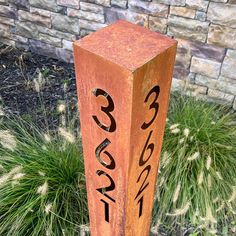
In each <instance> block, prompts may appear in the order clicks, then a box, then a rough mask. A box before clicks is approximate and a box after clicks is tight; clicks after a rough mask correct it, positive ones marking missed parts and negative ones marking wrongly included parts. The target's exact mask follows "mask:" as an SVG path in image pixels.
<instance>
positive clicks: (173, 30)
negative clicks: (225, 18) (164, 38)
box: [168, 15, 209, 42]
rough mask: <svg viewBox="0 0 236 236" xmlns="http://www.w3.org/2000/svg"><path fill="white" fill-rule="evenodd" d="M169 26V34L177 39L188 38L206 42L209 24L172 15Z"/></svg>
mask: <svg viewBox="0 0 236 236" xmlns="http://www.w3.org/2000/svg"><path fill="white" fill-rule="evenodd" d="M168 25H169V33H170V34H172V35H174V36H175V37H177V38H178V37H179V38H187V39H193V40H197V41H201V42H205V41H206V38H207V32H208V26H209V23H208V22H202V21H198V20H193V19H187V18H183V17H179V16H173V15H170V17H169V18H168Z"/></svg>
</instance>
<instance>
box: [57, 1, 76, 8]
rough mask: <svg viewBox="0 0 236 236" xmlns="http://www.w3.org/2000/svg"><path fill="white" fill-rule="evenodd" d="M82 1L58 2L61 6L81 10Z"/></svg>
mask: <svg viewBox="0 0 236 236" xmlns="http://www.w3.org/2000/svg"><path fill="white" fill-rule="evenodd" d="M79 3H80V0H57V4H58V5H61V6H66V7H71V8H76V9H79Z"/></svg>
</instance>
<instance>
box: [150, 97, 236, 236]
mask: <svg viewBox="0 0 236 236" xmlns="http://www.w3.org/2000/svg"><path fill="white" fill-rule="evenodd" d="M159 172H160V173H159V177H158V188H157V189H158V190H157V195H156V202H155V206H154V225H155V226H156V227H155V228H157V227H158V226H159V225H160V224H162V226H166V230H167V231H169V232H171V231H172V230H173V229H174V228H176V226H179V227H182V228H183V227H184V226H186V225H188V226H193V228H195V232H203V235H216V234H217V233H218V232H219V231H222V230H223V231H224V232H225V235H235V232H236V231H235V222H236V221H235V220H236V114H235V113H233V112H232V111H229V109H227V108H225V107H222V106H221V107H220V106H218V105H213V104H209V103H207V102H204V101H197V100H195V99H194V98H189V97H187V98H186V97H182V96H180V95H175V96H173V97H172V99H171V104H170V110H169V114H168V119H167V125H166V131H165V137H164V143H163V151H162V157H161V164H160V170H159ZM173 235H174V234H173ZM196 235H198V234H196Z"/></svg>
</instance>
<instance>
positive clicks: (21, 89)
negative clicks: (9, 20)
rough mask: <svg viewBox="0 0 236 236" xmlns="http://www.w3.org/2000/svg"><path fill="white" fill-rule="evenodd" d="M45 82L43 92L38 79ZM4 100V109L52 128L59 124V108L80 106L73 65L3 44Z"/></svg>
mask: <svg viewBox="0 0 236 236" xmlns="http://www.w3.org/2000/svg"><path fill="white" fill-rule="evenodd" d="M39 77H41V78H42V79H43V81H44V85H43V86H42V88H41V90H40V92H37V91H36V88H35V83H34V79H38V78H39ZM0 97H1V98H2V100H3V102H4V107H7V108H9V109H10V110H11V111H12V112H13V113H15V114H16V115H21V116H23V118H25V119H31V120H32V119H33V120H35V121H36V122H38V123H40V124H43V123H44V121H45V113H46V114H48V115H47V116H46V117H47V121H48V123H49V126H51V127H55V126H57V125H58V117H57V105H58V103H59V102H60V101H62V100H65V99H66V100H67V102H68V103H69V106H70V109H72V110H74V109H75V108H76V105H77V97H76V86H75V72H74V68H73V64H67V63H65V62H61V61H58V60H55V59H51V58H47V57H44V56H40V55H37V54H34V53H31V52H26V51H24V50H19V49H16V48H12V47H8V46H4V45H0Z"/></svg>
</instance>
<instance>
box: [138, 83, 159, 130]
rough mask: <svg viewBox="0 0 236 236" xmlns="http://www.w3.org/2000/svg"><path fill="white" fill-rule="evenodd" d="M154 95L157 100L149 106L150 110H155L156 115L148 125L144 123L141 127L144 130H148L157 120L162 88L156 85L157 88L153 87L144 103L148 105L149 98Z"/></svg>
mask: <svg viewBox="0 0 236 236" xmlns="http://www.w3.org/2000/svg"><path fill="white" fill-rule="evenodd" d="M153 93H154V94H155V98H154V100H153V102H152V103H151V105H150V106H149V110H152V109H154V115H153V117H152V119H151V120H150V121H149V122H148V123H146V122H144V123H143V124H142V126H141V128H142V129H147V128H148V127H149V126H150V125H151V124H152V123H153V121H154V120H155V119H156V116H157V114H158V110H159V103H158V102H157V99H158V97H159V94H160V87H159V86H158V85H156V86H155V87H153V88H152V89H151V90H150V91H149V93H148V95H147V97H146V98H145V100H144V102H145V103H147V102H148V100H149V98H150V96H151V95H152V94H153Z"/></svg>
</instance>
